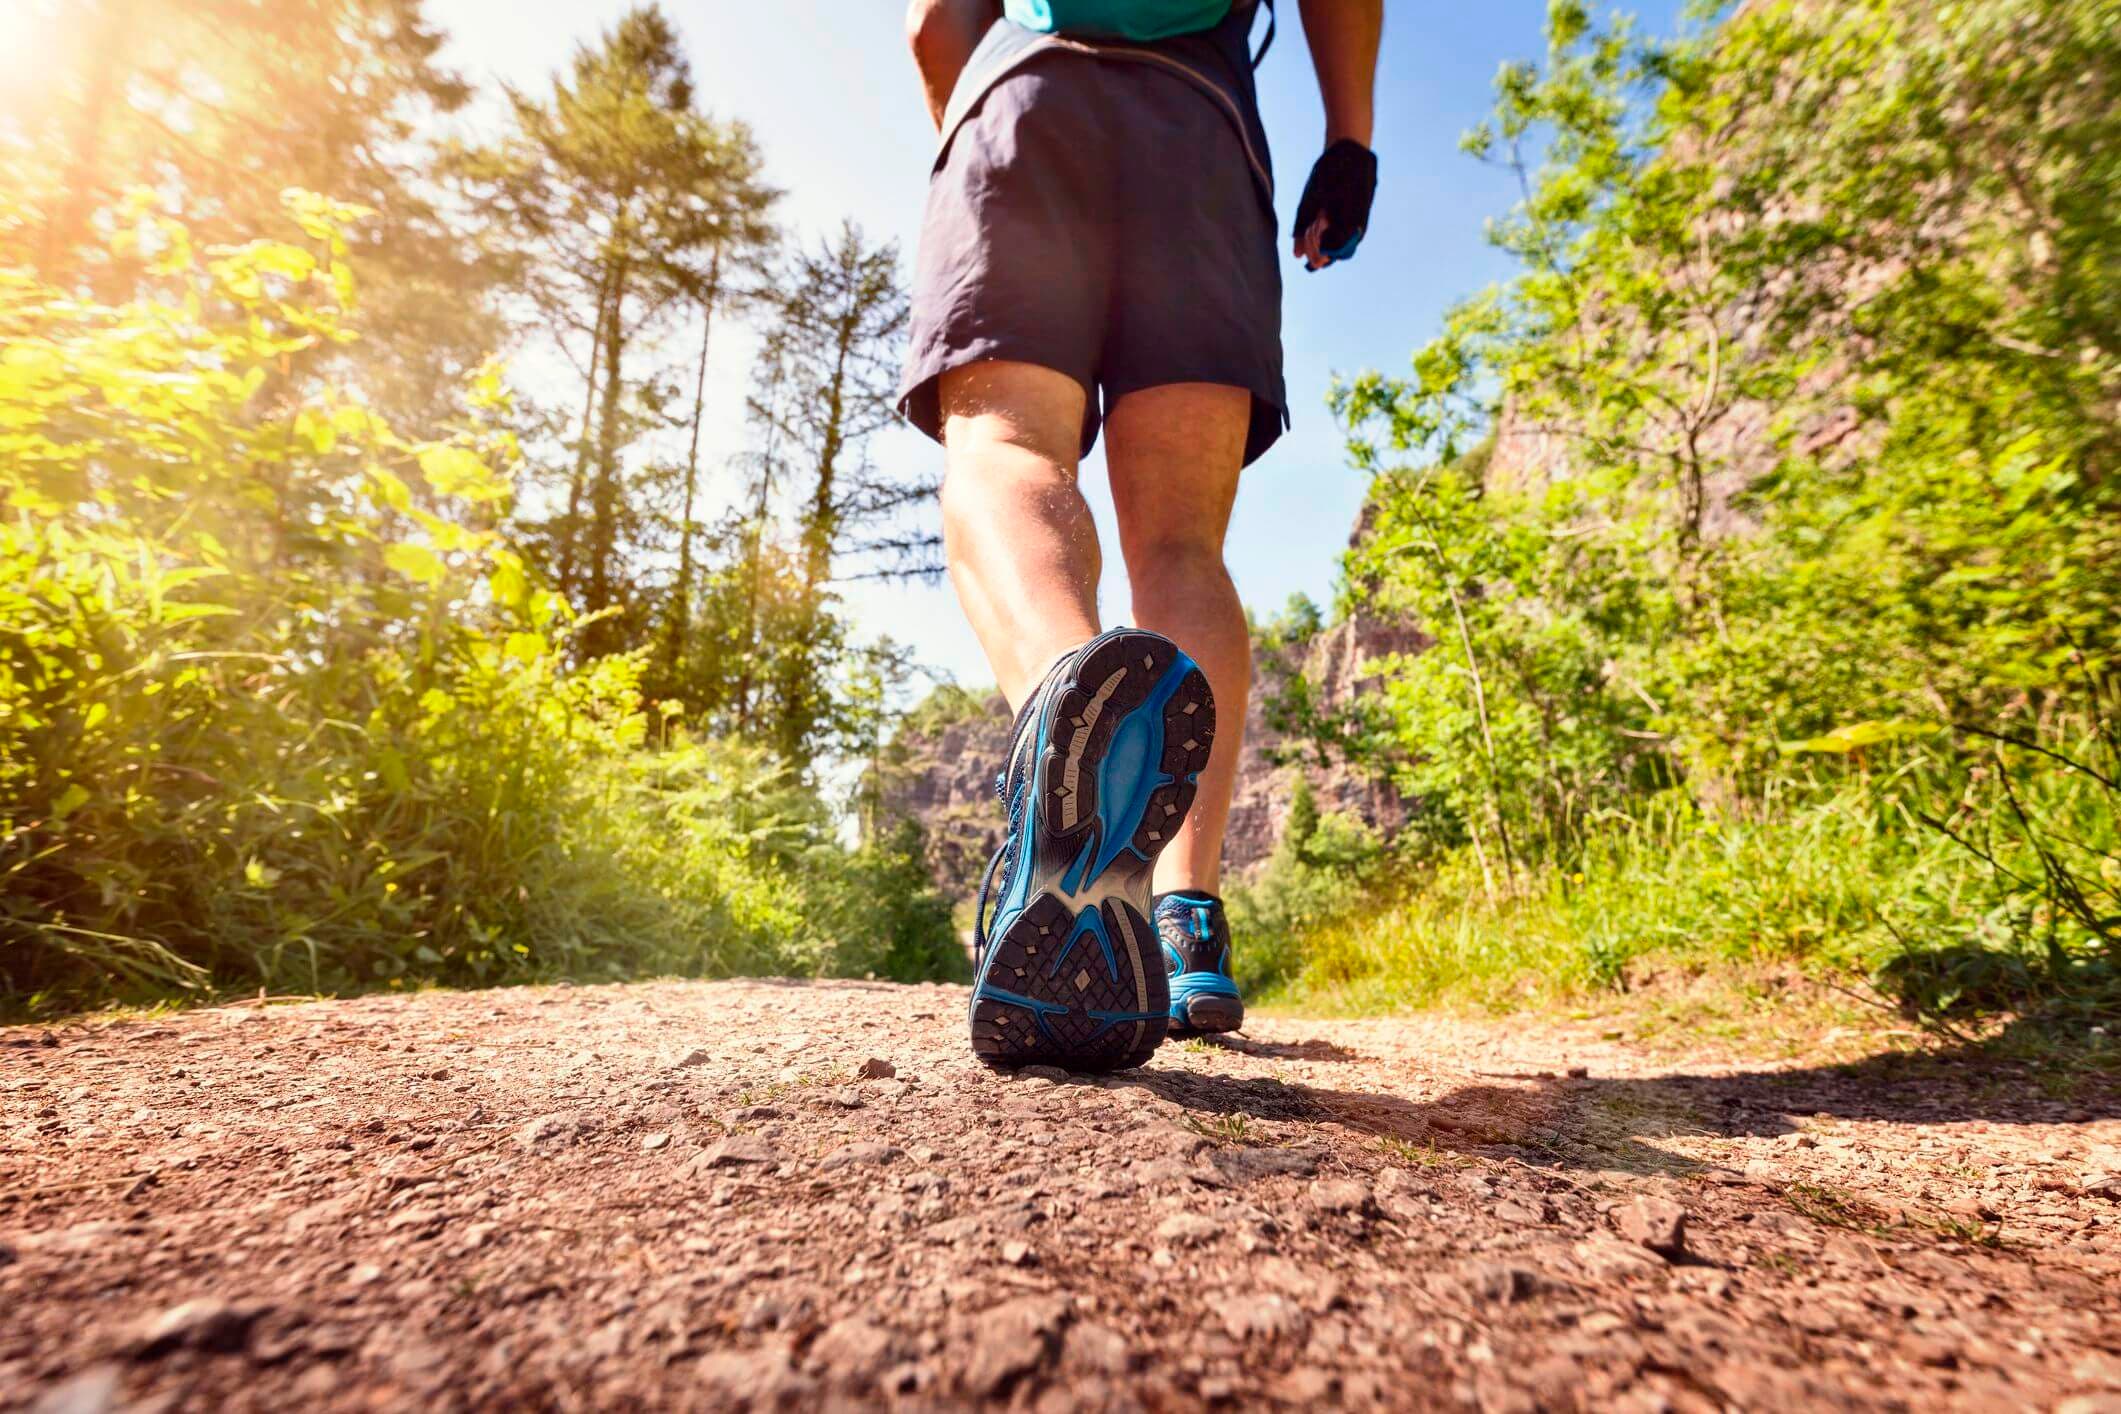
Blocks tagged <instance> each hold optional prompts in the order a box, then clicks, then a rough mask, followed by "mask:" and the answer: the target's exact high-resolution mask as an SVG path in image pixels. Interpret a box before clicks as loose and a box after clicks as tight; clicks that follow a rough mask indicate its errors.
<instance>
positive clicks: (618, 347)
mask: <svg viewBox="0 0 2121 1414" xmlns="http://www.w3.org/2000/svg"><path fill="white" fill-rule="evenodd" d="M508 96H509V103H510V108H511V111H512V114H513V117H514V121H515V131H514V132H513V133H511V134H510V135H509V137H508V138H507V139H506V140H505V141H503V142H502V143H500V144H498V145H496V146H494V147H491V148H487V149H483V150H478V151H473V152H469V153H466V154H464V155H463V157H462V159H461V162H460V166H461V169H462V170H464V171H465V172H467V173H468V174H470V175H472V176H473V177H475V178H476V179H477V180H478V182H479V183H480V195H481V202H480V206H481V210H482V211H483V212H484V214H486V215H487V216H488V218H489V219H491V220H493V221H494V222H495V223H496V225H497V226H498V227H499V228H500V229H501V230H503V231H505V232H506V233H507V235H508V237H509V238H510V239H511V240H512V241H513V242H514V243H515V245H516V250H517V253H518V261H519V268H520V270H521V271H522V273H523V276H524V280H525V291H526V295H527V298H528V299H529V301H530V303H531V305H532V307H533V309H534V311H535V312H536V314H537V316H538V318H540V319H541V320H542V321H544V322H545V323H546V324H547V325H548V326H549V327H551V328H553V329H555V330H558V331H561V332H562V335H563V342H564V335H565V334H568V333H572V334H574V335H576V336H580V337H586V341H587V345H588V350H587V353H588V356H587V358H586V359H585V360H582V361H581V362H580V364H579V365H578V366H580V367H582V368H583V369H584V389H583V399H582V404H581V423H580V428H579V433H578V436H577V437H576V439H575V444H574V449H573V450H574V458H573V466H572V468H571V470H570V471H569V472H568V473H567V476H566V481H565V485H564V509H554V510H552V511H551V512H550V514H548V515H547V516H546V518H545V520H544V521H543V523H542V524H540V525H538V526H537V527H536V532H537V535H538V538H539V539H540V540H541V541H542V542H543V548H544V552H545V554H546V556H547V559H548V564H547V566H546V567H547V569H548V571H549V572H550V573H551V574H552V576H553V578H554V579H555V580H556V581H557V582H558V584H559V587H560V588H561V590H562V592H563V593H566V594H567V595H568V596H569V597H570V598H572V599H574V600H575V601H576V603H577V604H578V605H579V606H580V607H582V608H585V609H588V610H592V611H611V612H609V613H607V615H606V617H604V618H602V619H600V620H598V621H597V622H595V623H593V624H592V625H591V626H590V629H589V631H588V632H587V633H586V634H585V635H584V639H583V643H582V647H583V649H584V651H585V652H588V653H591V654H596V653H603V652H610V651H614V650H616V649H619V648H623V647H627V646H631V645H632V644H634V643H637V642H639V641H641V638H642V636H643V633H644V629H645V621H646V619H647V617H648V605H647V603H646V602H645V601H646V595H645V593H644V585H645V582H646V580H645V576H644V575H643V574H642V573H641V572H640V571H641V568H642V567H641V565H640V564H639V562H638V561H639V552H640V551H641V550H643V549H644V548H645V547H646V545H647V543H648V541H649V540H651V539H652V537H653V534H654V531H655V528H656V524H657V521H656V516H655V515H654V510H653V506H652V504H651V500H652V495H653V492H654V487H653V485H652V483H653V481H654V479H655V476H656V474H657V472H658V469H657V468H653V467H646V466H642V465H639V464H636V463H635V462H633V461H630V460H629V458H628V451H629V448H630V447H631V446H632V445H633V443H634V442H635V440H636V439H637V438H638V436H639V435H640V433H641V432H642V431H643V430H644V429H645V428H647V427H649V426H651V425H653V424H654V423H655V422H656V420H657V418H658V416H659V408H658V406H657V398H656V397H655V396H654V395H653V393H652V389H651V383H650V379H649V377H648V376H646V375H644V374H642V373H641V371H640V368H639V364H640V362H641V359H640V357H639V353H640V348H641V345H642V344H643V343H644V341H645V340H646V339H647V338H648V336H650V335H652V334H654V333H656V332H658V331H659V330H660V329H661V328H663V327H664V326H666V325H667V324H668V323H669V321H670V320H671V319H673V318H674V317H675V316H677V315H678V314H680V313H682V312H683V311H684V310H686V309H687V308H695V309H696V308H699V307H701V305H702V302H703V301H708V302H711V303H719V302H721V300H722V298H723V296H722V293H721V284H720V275H721V268H722V267H721V264H720V262H719V261H718V259H717V255H718V253H735V254H738V255H746V254H748V253H749V252H750V251H751V250H753V249H754V248H755V247H756V246H757V245H758V244H759V243H760V242H761V241H762V240H763V238H764V237H763V234H762V225H761V224H760V223H761V216H760V213H761V211H762V210H763V208H764V206H765V205H766V204H767V203H768V202H769V201H770V200H771V193H769V192H766V191H765V190H764V189H763V188H761V187H759V186H758V184H757V182H756V179H755V174H756V168H757V156H756V152H755V151H754V150H753V149H752V147H751V145H750V143H749V140H748V137H747V136H745V135H743V134H741V132H739V131H736V130H732V129H728V128H725V127H722V126H719V125H717V124H715V123H713V122H712V121H710V120H709V119H707V118H705V117H703V116H702V115H701V114H700V113H699V112H698V111H697V110H696V109H695V107H694V104H693V98H694V93H693V85H692V73H691V66H690V64H689V62H688V61H687V60H686V58H685V56H684V53H683V51H682V49H681V47H680V45H679V42H678V36H677V32H676V30H675V29H674V28H673V27H672V26H671V24H670V21H669V20H668V19H667V18H666V17H665V16H664V15H663V13H662V12H661V10H659V9H657V8H656V7H655V6H652V5H651V6H646V7H643V8H640V9H636V10H632V11H630V12H628V13H627V14H626V15H625V16H623V17H622V18H621V19H620V20H619V22H618V23H617V25H615V26H614V27H613V28H612V29H610V30H609V31H607V32H606V33H605V34H604V36H603V38H602V40H601V42H600V43H598V44H597V45H595V46H593V47H583V48H581V49H578V50H577V51H576V53H575V56H574V60H573V62H572V63H571V65H570V66H569V68H568V70H567V72H566V73H564V74H562V75H559V76H556V77H555V78H554V80H553V84H552V89H551V92H550V94H549V95H547V96H545V97H542V98H540V97H535V96H532V95H530V94H527V93H525V92H522V91H520V90H514V89H511V90H510V91H509V95H508ZM651 352H652V350H651ZM629 356H632V357H633V358H634V366H633V367H632V368H629V365H628V358H629ZM687 480H688V482H689V481H691V480H692V478H691V477H689V476H688V478H687ZM690 521H691V517H690V516H687V517H686V523H687V524H689V523H690Z"/></svg>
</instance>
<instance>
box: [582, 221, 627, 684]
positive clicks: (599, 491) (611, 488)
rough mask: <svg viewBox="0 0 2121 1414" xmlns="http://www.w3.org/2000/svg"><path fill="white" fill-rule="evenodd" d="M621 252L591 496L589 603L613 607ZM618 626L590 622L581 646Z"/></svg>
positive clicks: (600, 647) (589, 646) (591, 649)
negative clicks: (586, 638) (587, 632)
mask: <svg viewBox="0 0 2121 1414" xmlns="http://www.w3.org/2000/svg"><path fill="white" fill-rule="evenodd" d="M627 273H628V272H627V257H626V256H624V255H623V254H622V255H620V256H619V257H618V262H617V264H616V265H615V266H614V268H613V270H612V277H611V314H610V318H609V320H608V321H607V324H606V330H605V335H604V348H605V354H604V406H603V410H602V412H601V413H600V414H599V417H598V423H597V464H596V481H595V483H594V485H593V487H592V488H591V492H590V499H589V515H590V522H589V606H588V607H589V608H590V609H591V611H596V610H600V609H607V608H610V607H612V602H613V599H614V597H615V596H616V595H617V593H618V582H619V576H618V550H619V493H620V490H621V487H620V484H619V482H620V471H621V467H620V452H621V451H622V450H623V448H621V446H620V445H619V412H620V407H619V404H620V398H621V395H622V394H623V393H624V391H625V388H626V378H625V362H624V360H625V356H626V331H625V308H626V277H627ZM622 637H623V635H621V634H620V633H619V631H618V626H617V625H616V624H615V623H614V622H613V621H612V620H610V619H605V620H602V621H600V622H598V623H595V624H592V625H590V628H589V634H588V641H587V642H586V643H585V644H584V645H583V648H584V650H585V651H586V652H587V653H588V655H589V656H590V657H596V656H597V655H598V654H600V653H603V652H605V651H608V649H609V647H611V646H615V645H616V644H617V643H618V642H620V641H621V638H622Z"/></svg>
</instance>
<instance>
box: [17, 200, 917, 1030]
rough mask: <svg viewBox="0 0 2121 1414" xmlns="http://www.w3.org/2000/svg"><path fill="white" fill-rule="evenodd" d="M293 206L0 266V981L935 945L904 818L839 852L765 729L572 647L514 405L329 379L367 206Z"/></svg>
mask: <svg viewBox="0 0 2121 1414" xmlns="http://www.w3.org/2000/svg"><path fill="white" fill-rule="evenodd" d="M288 209H289V214H290V217H291V219H292V220H293V222H294V224H295V226H296V227H297V228H298V229H299V231H300V232H301V236H302V240H301V242H299V243H297V242H292V241H275V240H260V241H254V242H251V243H249V244H247V245H244V246H241V247H237V248H232V249H214V250H209V251H204V252H201V251H196V250H194V249H193V248H192V245H191V242H190V239H189V237H188V234H187V232H186V231H185V229H184V228H183V227H182V226H181V225H180V224H178V223H177V222H175V221H174V220H171V219H169V218H167V217H166V216H163V215H161V214H160V213H158V212H157V211H156V210H155V208H154V207H153V205H152V203H151V202H150V201H148V200H146V199H144V198H143V199H142V200H141V201H140V202H139V203H137V204H136V205H135V206H134V208H133V209H132V211H131V215H130V224H129V225H128V226H127V227H125V228H124V229H123V230H122V231H121V232H120V235H119V240H118V251H117V254H118V255H119V256H120V257H121V258H123V259H126V260H130V261H133V262H135V263H136V264H137V265H138V267H139V268H140V269H141V271H142V272H143V273H142V282H141V288H140V290H139V292H138V293H137V294H136V295H135V296H134V297H133V298H131V299H129V300H126V301H124V302H121V303H112V304H103V303H97V302H93V301H89V300H84V299H80V298H77V297H75V296H72V295H70V294H68V293H66V292H63V291H61V290H58V289H54V288H51V287H49V286H47V285H44V284H41V283H40V282H39V281H38V280H36V279H35V278H33V277H31V276H29V275H28V274H26V273H24V272H22V271H19V270H9V271H0V345H4V347H5V353H4V354H0V466H4V467H5V468H6V473H5V474H6V482H5V488H6V508H7V518H6V520H5V521H4V522H0V990H4V993H5V995H6V996H7V997H9V998H12V999H13V1000H14V1001H15V1002H16V1003H18V1004H23V1003H26V1004H28V1005H31V1006H46V1005H59V1004H65V1003H72V1002H78V1001H83V1000H88V999H93V998H95V997H98V996H102V995H108V994H124V995H148V994H157V993H165V992H170V991H190V992H204V991H211V990H214V989H219V988H224V987H232V986H239V985H240V986H264V987H268V988H288V987H293V988H299V989H303V990H329V989H339V988H347V987H357V986H366V985H376V984H379V983H380V984H388V985H402V984H404V983H406V982H409V981H414V980H427V979H433V980H446V981H455V982H491V981H496V980H503V979H511V978H523V977H531V976H541V975H549V974H552V973H556V972H577V973H581V972H587V973H592V974H601V975H612V976H616V975H622V974H625V973H628V972H633V971H638V970H642V969H649V970H655V971H673V972H686V973H702V972H706V973H716V972H731V971H755V970H775V971H798V972H809V973H817V972H848V971H853V972H862V971H870V970H876V969H885V970H897V971H900V972H915V971H919V970H921V969H923V968H925V967H927V966H928V965H929V964H930V962H931V961H932V960H933V959H934V958H936V957H940V956H944V955H946V951H947V948H948V935H947V931H946V928H945V926H944V921H943V920H942V914H941V910H940V905H939V904H935V903H934V902H933V901H932V899H930V900H924V899H923V898H922V897H921V896H920V894H919V893H918V891H913V892H908V885H907V883H906V880H907V878H908V877H910V876H909V875H908V872H907V869H906V866H905V865H904V864H903V862H902V860H903V857H904V855H905V851H906V846H905V842H904V841H897V842H895V843H894V845H893V847H892V849H891V850H885V851H869V852H865V853H863V854H861V855H852V856H851V855H849V853H848V852H847V851H846V850H845V849H843V848H842V847H841V846H840V845H838V843H837V842H836V839H835V834H834V827H833V822H832V821H831V820H830V818H829V817H828V815H827V813H826V812H825V811H824V809H823V808H822V807H821V806H820V805H819V804H818V802H817V800H816V798H815V795H814V793H812V792H811V791H810V790H808V789H807V788H806V787H805V786H803V785H802V784H801V783H800V782H797V781H795V780H794V779H792V778H791V777H789V776H788V775H787V774H786V773H785V772H783V771H781V770H780V769H779V768H777V767H775V766H773V765H771V764H770V763H769V761H768V760H767V758H766V757H765V756H764V755H763V754H761V753H759V752H757V751H755V750H751V749H748V748H741V747H737V746H734V745H728V744H722V743H717V742H710V741H688V740H686V739H684V738H683V737H682V736H681V735H675V734H671V735H667V736H666V735H665V734H664V733H663V732H662V730H661V728H660V719H657V720H654V721H652V720H651V718H650V717H649V716H648V715H647V714H646V713H645V712H644V711H643V704H642V701H641V698H640V693H639V690H638V677H639V662H638V659H637V658H636V657H632V656H620V657H608V658H602V659H597V660H593V661H588V662H582V663H577V662H574V661H572V660H571V658H570V643H571V640H572V638H573V636H574V635H575V634H576V632H577V631H578V629H579V627H580V625H579V624H578V623H577V622H576V621H575V616H574V615H573V613H572V611H571V610H570V609H569V607H568V606H567V605H566V604H565V603H564V602H562V601H561V600H560V599H559V598H558V597H557V596H555V595H554V594H552V593H551V592H549V591H547V590H545V589H543V588H541V587H539V586H538V585H537V584H536V583H534V582H533V580H532V578H531V576H530V575H529V574H528V573H527V572H526V570H525V567H524V562H523V560H522V559H521V557H520V556H519V555H518V554H517V553H516V552H515V551H514V550H513V549H512V548H511V547H510V546H509V545H508V544H507V543H506V542H505V541H504V540H503V539H502V537H501V536H500V535H499V534H498V533H497V532H496V531H495V530H494V529H493V528H492V527H493V526H494V525H495V524H496V523H497V520H498V515H499V512H500V510H501V508H502V507H503V506H504V505H505V503H506V500H507V498H508V496H509V480H508V476H507V469H508V468H509V467H510V465H511V464H512V460H513V454H514V453H513V445H512V442H511V441H510V439H509V438H508V437H507V436H505V435H504V434H501V433H498V432H496V431H494V430H492V429H491V427H490V426H487V425H484V424H480V423H476V422H475V423H470V424H466V425H464V426H461V427H458V428H455V429H453V430H452V431H451V433H450V435H449V436H447V437H446V438H444V439H441V440H430V441H424V442H412V441H407V440H405V439H403V438H401V437H399V436H398V435H397V434H396V433H395V432H393V431H392V429H391V428H389V427H388V426H387V425H385V423H384V422H383V420H382V419H381V418H379V417H377V416H376V415H375V414H374V413H373V412H372V411H370V410H369V409H368V408H366V407H365V406H363V405H361V404H359V403H356V402H350V401H345V400H342V399H339V398H336V397H334V396H333V395H332V394H330V393H329V392H328V391H321V390H317V389H315V388H313V387H312V386H311V381H312V380H309V379H306V378H305V377H304V376H303V374H304V369H305V367H306V366H307V362H308V361H309V360H312V359H314V358H317V357H319V356H321V355H322V354H323V353H325V352H327V351H329V350H330V349H332V348H333V347H335V346H337V345H339V344H342V343H344V342H346V341H348V340H350V339H352V338H353V337H354V336H353V334H352V332H351V330H350V328H349V326H348V323H347V319H348V316H349V314H350V312H351V299H352V290H351V282H350V280H349V279H348V278H347V275H346V264H345V254H346V248H345V244H344V241H343V238H342V236H341V234H340V231H341V228H342V226H343V224H344V223H345V222H346V221H348V220H350V219H354V218H356V217H357V216H358V214H359V213H358V212H355V211H352V210H350V209H346V208H341V207H336V206H334V205H333V204H332V203H329V202H326V201H324V200H322V199H320V198H316V197H312V196H309V195H307V194H303V193H290V194H289V197H288ZM501 397H502V394H501V392H500V383H499V379H498V377H497V376H495V375H494V374H493V373H491V372H488V373H487V374H485V375H483V376H482V377H481V379H480V381H479V384H478V386H477V388H476V389H475V398H474V404H473V405H474V407H475V408H479V409H484V410H487V411H492V410H495V409H496V408H497V406H498V404H499V402H500V399H501ZM887 881H888V883H889V886H890V887H891V888H892V889H893V890H894V891H895V897H896V899H897V900H898V902H896V903H895V904H894V905H893V907H892V909H889V910H886V911H885V915H884V916H882V917H876V916H870V915H865V914H864V913H863V912H862V911H861V910H860V909H859V908H858V907H857V906H855V903H854V900H856V899H857V898H858V897H859V896H860V895H861V894H862V892H863V890H864V889H865V887H867V886H868V885H870V884H878V885H882V884H884V883H885V882H887ZM938 940H940V942H939V941H938Z"/></svg>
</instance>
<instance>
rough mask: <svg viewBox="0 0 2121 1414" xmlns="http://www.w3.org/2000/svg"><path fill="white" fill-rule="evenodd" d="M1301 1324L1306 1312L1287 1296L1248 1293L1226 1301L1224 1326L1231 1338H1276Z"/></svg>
mask: <svg viewBox="0 0 2121 1414" xmlns="http://www.w3.org/2000/svg"><path fill="white" fill-rule="evenodd" d="M1302 1324H1303V1312H1301V1311H1299V1310H1297V1308H1296V1303H1294V1302H1293V1301H1290V1300H1288V1299H1287V1298H1286V1297H1281V1296H1262V1295H1259V1294H1257V1293H1253V1292H1247V1293H1242V1294H1239V1295H1235V1296H1232V1297H1230V1298H1229V1299H1228V1300H1227V1301H1226V1302H1225V1303H1224V1304H1223V1329H1224V1330H1226V1331H1228V1332H1229V1333H1230V1338H1231V1339H1232V1340H1250V1339H1254V1338H1258V1339H1264V1340H1274V1339H1277V1338H1279V1337H1281V1336H1285V1335H1288V1334H1290V1333H1291V1332H1293V1331H1295V1330H1296V1329H1297V1328H1298V1327H1299V1326H1301V1325H1302Z"/></svg>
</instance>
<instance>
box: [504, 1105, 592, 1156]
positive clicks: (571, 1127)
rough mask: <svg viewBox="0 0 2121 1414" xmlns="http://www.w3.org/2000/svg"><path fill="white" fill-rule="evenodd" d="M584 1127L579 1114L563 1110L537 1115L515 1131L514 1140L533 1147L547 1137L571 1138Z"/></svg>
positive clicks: (527, 1147) (526, 1146)
mask: <svg viewBox="0 0 2121 1414" xmlns="http://www.w3.org/2000/svg"><path fill="white" fill-rule="evenodd" d="M584 1127H585V1126H584V1125H583V1123H582V1118H581V1116H580V1115H575V1114H568V1113H565V1112H564V1111H563V1112H561V1113H557V1114H549V1115H539V1116H538V1117H537V1118H536V1119H534V1120H531V1121H530V1122H529V1123H528V1124H525V1125H524V1126H523V1127H522V1128H521V1129H518V1130H517V1131H516V1142H517V1143H518V1144H521V1145H522V1146H523V1147H524V1148H526V1149H530V1148H535V1147H536V1146H537V1145H539V1144H541V1143H543V1142H544V1141H545V1140H547V1139H571V1138H573V1137H574V1136H575V1135H576V1134H578V1133H580V1132H581V1131H582V1129H583V1128H584Z"/></svg>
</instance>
